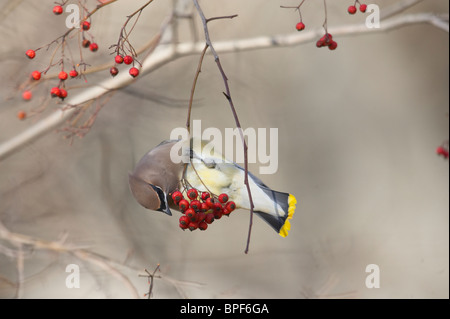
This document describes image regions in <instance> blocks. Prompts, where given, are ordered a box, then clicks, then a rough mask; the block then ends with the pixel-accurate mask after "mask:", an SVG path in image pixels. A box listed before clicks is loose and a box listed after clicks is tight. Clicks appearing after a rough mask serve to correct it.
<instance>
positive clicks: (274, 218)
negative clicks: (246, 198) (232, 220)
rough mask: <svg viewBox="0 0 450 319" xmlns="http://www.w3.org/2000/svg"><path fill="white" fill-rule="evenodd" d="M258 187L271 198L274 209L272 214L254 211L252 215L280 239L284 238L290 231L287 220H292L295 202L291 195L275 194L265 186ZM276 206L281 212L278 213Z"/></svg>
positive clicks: (289, 224) (275, 192)
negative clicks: (268, 226) (266, 225)
mask: <svg viewBox="0 0 450 319" xmlns="http://www.w3.org/2000/svg"><path fill="white" fill-rule="evenodd" d="M259 186H260V188H261V189H262V190H263V191H264V192H265V193H266V194H267V195H268V196H269V197H270V198H272V200H273V202H274V209H273V210H272V213H267V212H260V211H254V213H255V214H256V215H258V216H259V217H261V218H262V219H264V221H265V222H267V223H268V224H269V225H270V226H272V228H273V229H275V230H276V231H277V232H278V233H279V234H280V236H281V237H286V236H287V235H288V231H289V230H290V229H291V223H290V221H289V220H290V219H292V216H293V215H294V212H295V205H296V204H297V200H296V199H295V197H294V195H292V194H289V193H283V192H277V191H274V190H272V189H270V188H268V187H267V186H265V185H264V186H262V185H259ZM278 206H279V207H281V211H279V209H278Z"/></svg>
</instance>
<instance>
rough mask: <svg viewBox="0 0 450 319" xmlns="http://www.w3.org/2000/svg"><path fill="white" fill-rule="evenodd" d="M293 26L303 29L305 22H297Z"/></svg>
mask: <svg viewBox="0 0 450 319" xmlns="http://www.w3.org/2000/svg"><path fill="white" fill-rule="evenodd" d="M295 28H296V29H297V31H302V30H304V29H305V24H304V23H303V22H299V23H297V25H296V26H295Z"/></svg>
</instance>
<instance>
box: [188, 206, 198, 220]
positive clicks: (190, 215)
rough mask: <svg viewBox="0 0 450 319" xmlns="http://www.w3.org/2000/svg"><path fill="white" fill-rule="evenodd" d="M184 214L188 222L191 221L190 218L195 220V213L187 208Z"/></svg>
mask: <svg viewBox="0 0 450 319" xmlns="http://www.w3.org/2000/svg"><path fill="white" fill-rule="evenodd" d="M185 214H186V216H187V217H189V219H190V220H192V218H195V214H196V213H195V210H194V209H192V208H188V209H186V211H185Z"/></svg>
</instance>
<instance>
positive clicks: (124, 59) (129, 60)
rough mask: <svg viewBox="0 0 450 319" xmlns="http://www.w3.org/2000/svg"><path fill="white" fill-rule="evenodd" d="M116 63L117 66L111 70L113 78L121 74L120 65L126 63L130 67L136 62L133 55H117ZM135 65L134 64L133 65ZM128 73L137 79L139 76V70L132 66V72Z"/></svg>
mask: <svg viewBox="0 0 450 319" xmlns="http://www.w3.org/2000/svg"><path fill="white" fill-rule="evenodd" d="M114 62H115V65H114V66H113V67H111V69H109V73H110V74H111V75H112V76H116V75H117V74H119V69H118V68H117V65H118V64H122V63H125V64H126V65H130V64H132V63H133V62H134V59H133V57H132V56H131V55H125V56H123V55H121V54H117V55H116V56H115V58H114ZM133 64H134V63H133ZM128 73H129V74H130V75H131V76H132V77H134V78H135V77H137V76H138V75H139V69H138V68H136V67H134V66H132V67H131V68H130V70H128Z"/></svg>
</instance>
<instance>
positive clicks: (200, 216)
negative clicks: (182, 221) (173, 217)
mask: <svg viewBox="0 0 450 319" xmlns="http://www.w3.org/2000/svg"><path fill="white" fill-rule="evenodd" d="M196 217H197V221H198V222H199V223H200V222H202V221H204V220H205V218H206V214H205V213H202V212H200V213H197V216H196Z"/></svg>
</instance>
